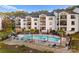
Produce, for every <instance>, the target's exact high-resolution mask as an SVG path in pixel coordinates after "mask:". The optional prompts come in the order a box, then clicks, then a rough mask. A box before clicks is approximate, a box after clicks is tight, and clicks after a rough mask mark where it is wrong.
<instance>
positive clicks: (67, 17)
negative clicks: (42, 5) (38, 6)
mask: <svg viewBox="0 0 79 59" xmlns="http://www.w3.org/2000/svg"><path fill="white" fill-rule="evenodd" d="M17 23H18V24H17ZM15 24H16V28H20V29H26V30H28V29H38V30H39V31H41V32H49V31H50V30H51V29H52V30H64V31H65V32H66V34H73V33H76V32H79V13H77V12H73V11H66V10H63V11H58V12H54V15H46V14H40V15H39V16H38V17H31V16H26V17H25V18H20V17H17V18H16V20H15Z"/></svg>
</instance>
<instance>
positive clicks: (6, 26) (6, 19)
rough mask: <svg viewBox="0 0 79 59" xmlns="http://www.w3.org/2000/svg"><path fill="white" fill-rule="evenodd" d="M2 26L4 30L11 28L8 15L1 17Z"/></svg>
mask: <svg viewBox="0 0 79 59" xmlns="http://www.w3.org/2000/svg"><path fill="white" fill-rule="evenodd" d="M2 27H3V30H4V31H6V30H10V29H12V21H11V20H10V18H9V17H4V18H3V20H2Z"/></svg>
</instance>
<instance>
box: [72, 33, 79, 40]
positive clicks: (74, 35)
mask: <svg viewBox="0 0 79 59" xmlns="http://www.w3.org/2000/svg"><path fill="white" fill-rule="evenodd" d="M71 36H72V40H79V33H76V34H72V35H71Z"/></svg>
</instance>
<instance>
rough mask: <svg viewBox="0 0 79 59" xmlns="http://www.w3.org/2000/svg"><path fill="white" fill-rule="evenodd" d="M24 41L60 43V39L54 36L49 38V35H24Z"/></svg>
mask: <svg viewBox="0 0 79 59" xmlns="http://www.w3.org/2000/svg"><path fill="white" fill-rule="evenodd" d="M22 39H23V40H28V39H30V40H32V39H34V40H48V41H52V42H58V41H59V40H60V37H54V36H49V35H29V34H28V35H24V36H23V37H22Z"/></svg>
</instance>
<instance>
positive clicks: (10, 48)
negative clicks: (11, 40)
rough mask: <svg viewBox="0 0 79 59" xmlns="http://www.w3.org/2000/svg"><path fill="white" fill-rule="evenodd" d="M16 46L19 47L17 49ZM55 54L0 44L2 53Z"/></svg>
mask: <svg viewBox="0 0 79 59" xmlns="http://www.w3.org/2000/svg"><path fill="white" fill-rule="evenodd" d="M16 46H18V47H17V48H16ZM30 51H32V53H53V52H51V51H39V50H36V49H33V48H30V47H27V46H24V45H22V46H19V45H7V44H4V43H0V53H30Z"/></svg>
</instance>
